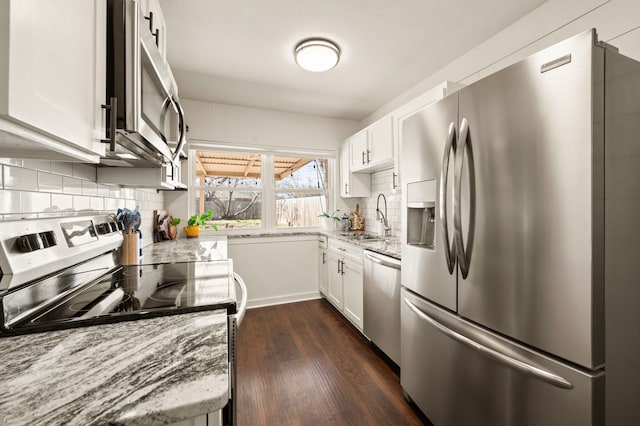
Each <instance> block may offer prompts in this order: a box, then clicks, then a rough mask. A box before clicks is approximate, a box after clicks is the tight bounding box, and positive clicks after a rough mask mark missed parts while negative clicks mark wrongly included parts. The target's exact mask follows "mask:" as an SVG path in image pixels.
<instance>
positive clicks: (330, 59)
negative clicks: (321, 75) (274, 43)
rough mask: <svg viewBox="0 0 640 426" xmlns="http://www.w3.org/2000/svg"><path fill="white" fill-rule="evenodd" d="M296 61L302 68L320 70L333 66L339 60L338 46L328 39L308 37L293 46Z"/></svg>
mask: <svg viewBox="0 0 640 426" xmlns="http://www.w3.org/2000/svg"><path fill="white" fill-rule="evenodd" d="M294 52H295V53H294V56H295V58H296V63H297V64H298V65H299V66H300V67H301V68H303V69H305V70H307V71H313V72H322V71H327V70H330V69H331V68H333V67H335V66H336V65H337V64H338V61H339V60H340V48H339V47H338V45H337V44H335V43H334V42H332V41H330V40H326V39H322V38H310V39H307V40H303V41H301V42H300V43H298V45H297V46H296V48H295V51H294Z"/></svg>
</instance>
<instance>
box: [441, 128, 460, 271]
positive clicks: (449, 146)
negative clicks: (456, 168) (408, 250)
mask: <svg viewBox="0 0 640 426" xmlns="http://www.w3.org/2000/svg"><path fill="white" fill-rule="evenodd" d="M456 145H457V141H456V125H455V123H451V124H449V133H448V135H447V142H446V144H445V147H444V154H443V156H442V168H441V169H440V188H439V190H438V203H439V214H440V226H441V227H442V236H443V244H444V250H443V251H444V257H445V260H446V261H447V268H448V269H449V274H453V269H454V267H455V257H454V256H453V253H454V252H455V240H454V241H453V243H452V244H450V243H449V224H448V219H447V179H448V177H449V161H450V160H451V152H453V153H454V154H455V151H456ZM454 160H455V157H454ZM454 165H455V164H454Z"/></svg>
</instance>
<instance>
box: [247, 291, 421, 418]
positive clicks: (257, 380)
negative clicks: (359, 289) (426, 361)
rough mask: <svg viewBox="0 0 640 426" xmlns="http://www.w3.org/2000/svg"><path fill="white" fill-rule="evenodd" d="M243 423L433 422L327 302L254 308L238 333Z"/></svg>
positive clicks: (389, 370)
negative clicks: (406, 396) (417, 407)
mask: <svg viewBox="0 0 640 426" xmlns="http://www.w3.org/2000/svg"><path fill="white" fill-rule="evenodd" d="M237 404H238V405H237V407H238V424H239V425H240V426H250V425H251V426H253V425H423V424H427V425H428V424H430V423H429V421H428V420H427V419H426V417H424V416H423V415H422V414H421V413H420V412H419V410H417V409H416V408H415V407H414V406H413V405H411V404H409V403H407V401H406V400H405V399H404V397H403V396H402V388H401V387H400V380H399V378H398V375H397V374H396V373H395V372H394V370H393V369H392V368H391V367H390V366H389V365H388V364H387V363H385V361H383V359H382V358H381V357H380V356H379V355H378V354H377V353H376V351H375V350H373V349H372V348H371V347H370V345H369V343H368V341H367V340H366V339H365V338H364V337H363V336H362V335H360V334H359V333H358V332H357V331H356V330H355V328H353V327H352V326H351V324H349V323H348V322H347V320H346V319H344V318H343V317H342V316H341V315H340V314H339V313H338V312H337V311H336V310H335V309H333V307H331V305H330V304H329V303H328V302H327V301H326V300H324V299H320V300H312V301H308V302H299V303H290V304H285V305H277V306H269V307H264V308H256V309H250V310H248V311H247V313H246V316H245V318H244V321H243V323H242V325H241V327H240V330H239V333H238V395H237Z"/></svg>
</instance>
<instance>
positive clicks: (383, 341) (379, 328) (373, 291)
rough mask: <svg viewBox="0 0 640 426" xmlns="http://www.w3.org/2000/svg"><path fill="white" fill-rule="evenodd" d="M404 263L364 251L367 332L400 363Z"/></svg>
mask: <svg viewBox="0 0 640 426" xmlns="http://www.w3.org/2000/svg"><path fill="white" fill-rule="evenodd" d="M400 265H401V262H400V261H399V260H398V259H394V258H392V257H389V256H385V255H382V254H379V253H375V252H372V251H368V250H365V251H364V301H363V303H364V315H363V319H364V334H366V335H367V337H369V339H371V341H372V342H373V343H374V344H375V345H376V346H377V347H378V348H380V349H381V350H382V351H383V352H384V353H385V354H386V355H387V356H388V357H389V358H391V360H392V361H393V362H395V363H396V364H398V365H400Z"/></svg>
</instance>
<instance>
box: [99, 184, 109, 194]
mask: <svg viewBox="0 0 640 426" xmlns="http://www.w3.org/2000/svg"><path fill="white" fill-rule="evenodd" d="M98 195H99V196H100V197H108V196H109V187H108V186H107V185H100V184H98Z"/></svg>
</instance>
